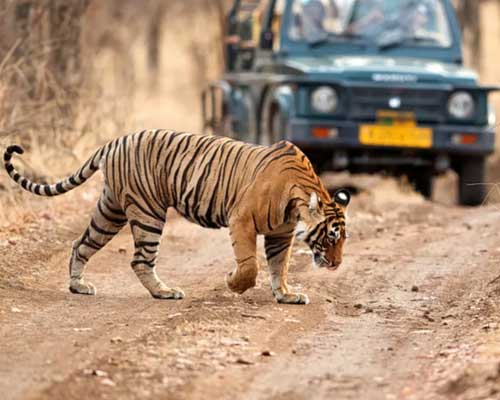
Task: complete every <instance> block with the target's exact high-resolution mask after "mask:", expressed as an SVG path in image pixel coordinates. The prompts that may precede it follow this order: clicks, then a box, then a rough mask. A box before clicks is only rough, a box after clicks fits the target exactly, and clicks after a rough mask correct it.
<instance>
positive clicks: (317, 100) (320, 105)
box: [311, 86, 339, 113]
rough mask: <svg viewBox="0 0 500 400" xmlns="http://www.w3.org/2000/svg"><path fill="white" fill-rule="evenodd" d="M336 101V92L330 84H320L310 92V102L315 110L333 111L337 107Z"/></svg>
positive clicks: (322, 111) (321, 111)
mask: <svg viewBox="0 0 500 400" xmlns="http://www.w3.org/2000/svg"><path fill="white" fill-rule="evenodd" d="M338 102H339V98H338V96H337V92H336V90H335V89H333V88H331V87H330V86H320V87H319V88H317V89H315V90H314V91H313V92H312V96H311V104H312V107H313V108H314V110H315V111H317V112H320V113H330V112H333V111H335V110H336V109H337V105H338Z"/></svg>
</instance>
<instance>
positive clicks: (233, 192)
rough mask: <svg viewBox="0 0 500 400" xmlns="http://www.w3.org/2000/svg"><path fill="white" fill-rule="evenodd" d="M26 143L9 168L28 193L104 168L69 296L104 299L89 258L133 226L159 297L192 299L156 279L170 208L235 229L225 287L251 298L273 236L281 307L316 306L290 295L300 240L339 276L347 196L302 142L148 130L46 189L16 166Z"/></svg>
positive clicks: (142, 267) (140, 273)
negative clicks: (89, 276)
mask: <svg viewBox="0 0 500 400" xmlns="http://www.w3.org/2000/svg"><path fill="white" fill-rule="evenodd" d="M14 153H17V154H23V149H22V148H21V147H20V146H17V145H13V146H9V147H8V148H7V149H6V151H5V153H4V166H5V169H6V171H7V173H8V174H9V176H10V177H11V178H12V179H13V180H14V182H16V183H17V184H18V185H20V186H21V187H22V188H23V189H25V190H26V191H29V192H31V193H33V194H36V195H39V196H58V195H62V194H64V193H66V192H69V191H70V190H73V189H75V188H76V187H78V186H80V185H81V184H83V183H84V182H85V181H87V180H88V179H89V178H90V177H91V176H92V175H93V174H94V173H95V172H96V171H97V170H100V171H101V172H102V174H103V176H104V185H103V190H102V193H101V194H100V197H99V200H98V202H97V206H96V208H95V210H94V211H93V214H92V217H91V219H90V223H89V225H88V227H87V228H86V229H85V231H84V232H83V234H82V235H81V236H80V237H79V238H78V239H77V240H76V241H74V242H73V245H72V251H71V256H70V262H69V290H70V292H71V293H74V294H82V295H95V294H96V292H97V291H96V288H95V286H94V285H93V284H92V283H90V282H88V281H86V280H85V279H84V271H85V266H86V264H87V263H88V261H89V259H90V258H91V257H92V256H93V255H94V254H95V253H96V252H98V251H99V250H100V249H102V248H103V247H104V246H105V245H106V244H107V243H108V242H109V241H110V240H111V239H112V238H113V237H114V236H115V235H116V234H117V233H118V232H119V231H120V230H121V229H122V228H123V227H124V226H125V225H126V224H127V223H128V224H129V226H130V228H131V231H132V236H133V240H134V251H135V252H134V254H133V257H132V261H131V267H132V269H133V271H134V272H135V274H136V276H137V278H138V279H139V281H140V282H141V283H142V285H143V286H144V287H145V288H146V289H147V290H148V291H149V293H150V294H151V295H152V296H153V297H154V298H156V299H183V298H184V297H185V294H184V291H183V290H181V289H179V288H176V287H169V286H167V285H166V284H165V283H164V282H163V281H162V280H160V279H159V277H158V275H157V273H156V260H157V256H158V251H159V246H160V240H161V236H162V232H163V229H164V226H165V223H166V216H167V210H168V209H169V208H173V209H175V210H176V211H177V213H178V214H180V215H181V216H183V217H184V218H185V219H187V220H188V221H191V222H193V223H195V224H198V225H200V226H202V227H206V228H213V229H217V228H229V235H230V238H231V242H232V248H233V252H234V256H235V260H236V267H235V268H234V269H233V270H232V271H231V272H229V273H227V274H226V279H225V280H226V285H227V287H228V288H229V289H230V290H231V291H232V292H235V293H238V294H242V293H244V292H245V291H246V290H248V289H250V288H252V287H254V286H255V285H256V279H257V276H258V272H259V263H258V259H257V236H258V235H263V236H264V248H265V255H266V259H267V263H268V269H269V275H270V285H271V290H272V294H273V295H274V298H275V299H276V301H277V302H278V303H285V304H308V303H309V298H308V296H307V295H306V294H303V293H300V292H294V291H292V290H291V289H290V287H289V285H288V282H287V277H288V267H289V261H290V257H291V251H292V245H293V242H294V239H295V238H297V240H301V241H303V242H305V243H306V244H307V245H308V246H309V248H310V249H311V251H312V255H313V262H314V264H315V265H316V266H317V267H320V268H327V269H329V270H336V269H337V268H338V267H339V266H340V264H341V262H342V253H343V246H344V242H345V240H346V237H347V233H346V211H347V206H348V204H349V202H350V194H349V192H348V191H347V190H344V189H340V190H338V191H336V192H335V193H334V194H333V196H332V197H333V198H332V197H331V195H330V194H329V192H328V191H327V190H326V188H325V186H324V185H323V183H322V182H321V180H320V179H319V177H318V176H317V174H316V173H315V171H314V169H313V167H312V165H311V163H310V161H309V159H308V158H307V157H306V155H305V154H304V153H303V152H302V151H301V150H300V149H299V148H298V147H297V146H295V145H294V144H292V143H290V142H288V141H281V142H278V143H276V144H273V145H271V146H262V145H255V144H250V143H245V142H241V141H237V140H234V139H231V138H228V137H223V136H216V135H203V134H190V133H185V132H176V131H168V130H160V129H157V130H143V131H141V132H136V133H133V134H130V135H126V136H122V137H119V138H117V139H114V140H112V141H110V142H108V143H107V144H105V145H104V146H102V147H100V148H99V149H97V150H95V152H94V153H93V154H92V155H91V156H90V158H89V159H88V160H87V161H86V162H85V163H84V164H83V165H82V166H81V167H80V168H79V169H78V170H77V171H76V172H75V173H74V174H73V175H71V176H69V177H68V178H66V179H63V180H61V181H59V182H58V183H55V184H39V183H35V182H32V181H31V180H29V179H28V178H26V177H24V176H22V175H21V174H20V173H19V172H18V171H17V170H16V169H15V167H14V166H13V164H12V162H11V161H12V160H11V159H12V156H13V154H14Z"/></svg>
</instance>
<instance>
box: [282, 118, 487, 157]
mask: <svg viewBox="0 0 500 400" xmlns="http://www.w3.org/2000/svg"><path fill="white" fill-rule="evenodd" d="M363 123H364V122H353V121H338V120H328V119H312V118H292V119H291V120H289V123H288V129H287V140H290V141H292V142H293V143H295V144H296V145H298V146H299V147H303V148H305V149H308V150H315V149H317V150H322V151H324V150H332V151H335V150H342V149H343V150H350V149H352V150H356V149H357V150H370V149H371V150H375V149H387V150H389V149H390V150H392V151H394V150H398V149H401V150H412V148H411V147H399V146H372V145H365V144H362V143H361V142H360V140H359V129H360V126H361V124H363ZM419 127H424V128H430V129H432V145H431V146H430V147H428V148H414V150H418V152H419V153H420V154H422V153H427V154H429V155H431V154H447V155H457V156H460V155H462V156H467V155H471V156H486V155H489V154H491V153H493V151H494V148H495V128H494V127H479V126H467V125H465V126H463V125H435V126H432V125H419ZM318 128H319V129H322V130H324V131H329V132H330V134H328V135H323V136H322V137H317V136H315V135H314V134H313V132H315V130H317V129H318ZM460 137H466V138H468V140H467V141H466V142H464V141H461V140H460ZM457 138H458V140H457Z"/></svg>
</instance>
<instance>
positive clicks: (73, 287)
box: [69, 281, 97, 296]
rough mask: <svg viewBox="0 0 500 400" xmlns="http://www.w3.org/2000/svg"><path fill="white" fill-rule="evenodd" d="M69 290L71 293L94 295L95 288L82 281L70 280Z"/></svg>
mask: <svg viewBox="0 0 500 400" xmlns="http://www.w3.org/2000/svg"><path fill="white" fill-rule="evenodd" d="M69 291H70V292H71V293H73V294H83V295H87V296H95V295H96V293H97V289H96V288H95V286H94V285H92V284H91V283H90V282H84V281H77V282H71V283H70V285H69Z"/></svg>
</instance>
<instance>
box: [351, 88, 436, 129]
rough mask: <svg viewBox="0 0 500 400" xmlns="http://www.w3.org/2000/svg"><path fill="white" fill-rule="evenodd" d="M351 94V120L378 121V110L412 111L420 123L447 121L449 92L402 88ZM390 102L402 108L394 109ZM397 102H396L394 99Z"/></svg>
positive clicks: (362, 89) (358, 89)
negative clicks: (447, 93) (446, 110)
mask: <svg viewBox="0 0 500 400" xmlns="http://www.w3.org/2000/svg"><path fill="white" fill-rule="evenodd" d="M348 91H349V107H348V110H349V111H348V115H349V118H350V119H356V120H370V121H373V120H375V118H376V115H377V111H380V110H391V109H392V110H394V111H411V112H413V113H414V114H415V118H416V120H417V121H418V122H428V123H430V122H434V123H436V122H444V121H445V120H446V118H445V117H446V114H445V108H444V105H445V104H446V93H445V92H443V91H438V90H429V89H423V90H420V89H403V88H363V87H351V88H349V89H348ZM391 99H393V101H394V102H395V103H396V104H397V103H398V101H397V99H399V100H400V106H399V107H396V108H394V107H393V108H391V107H390V105H389V103H390V102H391ZM394 99H396V100H394Z"/></svg>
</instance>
